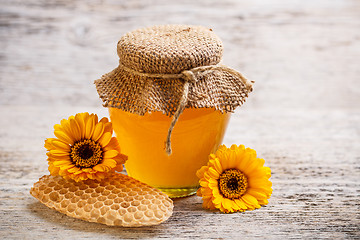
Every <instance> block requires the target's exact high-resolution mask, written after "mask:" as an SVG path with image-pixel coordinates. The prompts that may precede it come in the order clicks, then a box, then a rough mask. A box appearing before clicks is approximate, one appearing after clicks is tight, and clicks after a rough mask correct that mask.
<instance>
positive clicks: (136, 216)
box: [134, 211, 144, 219]
mask: <svg viewBox="0 0 360 240" xmlns="http://www.w3.org/2000/svg"><path fill="white" fill-rule="evenodd" d="M143 217H144V214H143V213H142V212H139V211H138V212H135V214H134V218H135V219H141V218H143Z"/></svg>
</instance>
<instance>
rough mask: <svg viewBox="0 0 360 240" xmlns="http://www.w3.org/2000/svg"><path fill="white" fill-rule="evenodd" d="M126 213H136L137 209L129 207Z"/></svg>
mask: <svg viewBox="0 0 360 240" xmlns="http://www.w3.org/2000/svg"><path fill="white" fill-rule="evenodd" d="M127 211H128V212H131V213H134V212H136V211H137V208H136V207H129V208H128V210H127Z"/></svg>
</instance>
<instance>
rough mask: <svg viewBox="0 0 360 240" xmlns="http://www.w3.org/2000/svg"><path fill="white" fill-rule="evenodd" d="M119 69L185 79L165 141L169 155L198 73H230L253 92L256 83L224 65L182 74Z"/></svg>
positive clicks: (162, 77)
mask: <svg viewBox="0 0 360 240" xmlns="http://www.w3.org/2000/svg"><path fill="white" fill-rule="evenodd" d="M119 67H120V68H122V69H124V70H125V71H127V72H129V73H132V74H135V75H138V76H141V77H147V78H161V79H183V80H184V87H183V93H182V96H181V99H180V102H179V105H178V107H177V109H176V111H175V113H174V115H173V118H172V120H171V123H170V126H169V129H168V134H167V137H166V141H165V150H166V153H167V154H168V155H171V153H172V149H171V134H172V131H173V129H174V127H175V124H176V122H177V121H178V119H179V117H180V115H181V114H182V112H183V111H184V109H185V107H186V105H187V102H188V94H189V86H190V83H196V82H197V81H198V79H197V76H196V73H199V72H206V71H214V70H218V71H224V72H228V73H230V74H232V75H235V76H237V77H238V78H239V79H240V80H241V81H242V83H243V84H244V85H245V87H246V89H247V90H248V91H249V92H251V91H252V84H253V83H254V81H249V80H248V79H246V78H245V77H244V76H243V75H242V74H241V73H239V72H238V71H236V70H234V69H232V68H230V67H227V66H225V65H222V64H216V65H209V66H200V67H195V68H192V69H189V70H184V71H182V72H181V73H175V74H172V73H144V72H139V71H136V70H134V69H131V68H128V67H126V66H124V65H123V64H122V63H121V62H120V63H119Z"/></svg>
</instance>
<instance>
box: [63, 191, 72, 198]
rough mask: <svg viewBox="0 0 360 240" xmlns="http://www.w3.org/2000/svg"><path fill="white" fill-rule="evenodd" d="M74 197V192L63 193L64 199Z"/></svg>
mask: <svg viewBox="0 0 360 240" xmlns="http://www.w3.org/2000/svg"><path fill="white" fill-rule="evenodd" d="M73 197H74V193H72V192H67V193H66V194H65V198H66V199H71V198H73Z"/></svg>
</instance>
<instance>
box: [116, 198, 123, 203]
mask: <svg viewBox="0 0 360 240" xmlns="http://www.w3.org/2000/svg"><path fill="white" fill-rule="evenodd" d="M124 201H125V200H124V199H123V198H115V199H114V203H122V202H124Z"/></svg>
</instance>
